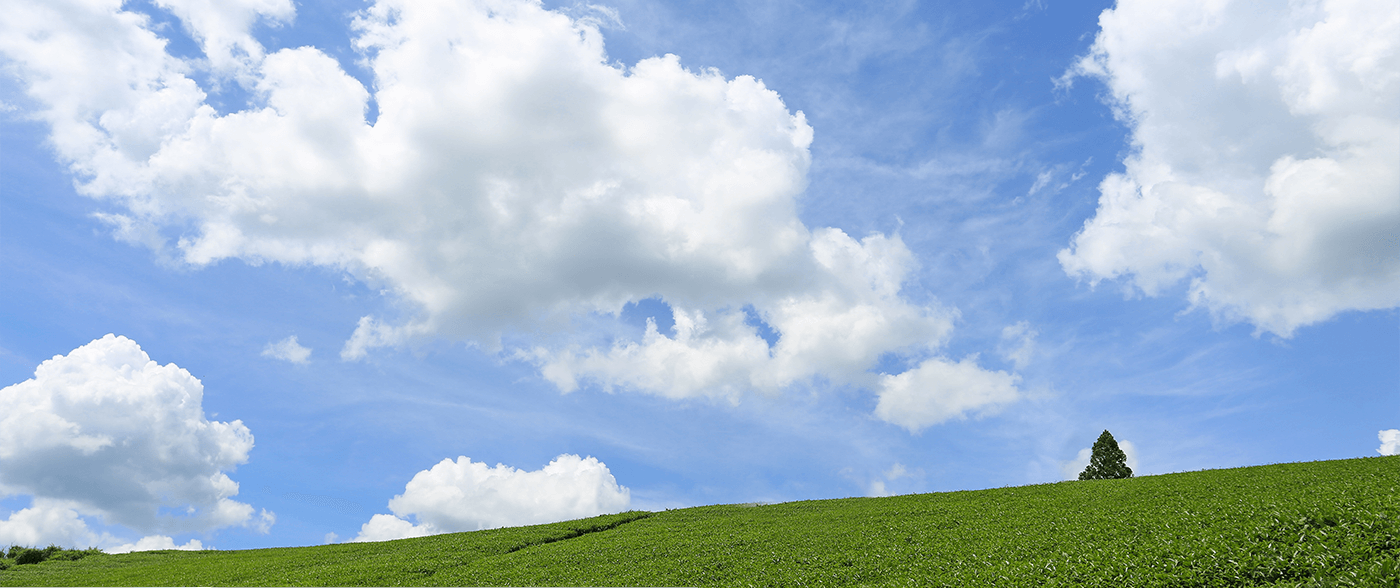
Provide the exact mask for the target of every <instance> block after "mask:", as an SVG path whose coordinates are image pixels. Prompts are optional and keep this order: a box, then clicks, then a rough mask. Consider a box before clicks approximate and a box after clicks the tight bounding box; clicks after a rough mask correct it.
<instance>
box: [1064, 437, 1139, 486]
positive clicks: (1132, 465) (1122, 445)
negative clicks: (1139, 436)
mask: <svg viewBox="0 0 1400 588" xmlns="http://www.w3.org/2000/svg"><path fill="white" fill-rule="evenodd" d="M1116 441H1118V448H1119V449H1122V450H1123V454H1124V455H1125V456H1127V458H1128V459H1127V462H1128V469H1130V470H1133V475H1134V476H1137V475H1140V474H1141V472H1139V471H1138V452H1137V446H1136V445H1133V442H1132V441H1125V440H1122V439H1117V440H1116ZM1093 457H1094V448H1093V447H1085V448H1084V449H1080V450H1079V455H1077V456H1075V458H1074V459H1073V460H1072V461H1068V462H1065V463H1062V464H1060V473H1061V474H1063V475H1064V479H1066V480H1078V479H1079V474H1081V473H1083V472H1084V468H1087V467H1089V460H1090V459H1092V458H1093Z"/></svg>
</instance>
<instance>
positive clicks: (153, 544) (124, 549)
mask: <svg viewBox="0 0 1400 588" xmlns="http://www.w3.org/2000/svg"><path fill="white" fill-rule="evenodd" d="M158 549H179V550H181V551H200V550H202V549H204V544H203V543H201V542H200V541H199V540H198V539H190V540H189V541H186V542H185V544H184V545H176V544H175V540H174V539H171V538H170V537H166V536H165V535H151V536H149V537H142V538H141V539H140V540H138V541H136V542H135V543H126V544H123V545H118V546H116V547H112V548H108V549H104V550H103V551H106V552H107V553H131V552H133V551H156V550H158Z"/></svg>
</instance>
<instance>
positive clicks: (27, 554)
mask: <svg viewBox="0 0 1400 588" xmlns="http://www.w3.org/2000/svg"><path fill="white" fill-rule="evenodd" d="M14 552H15V550H14V549H10V553H14ZM48 558H49V554H48V553H46V552H45V550H43V549H30V548H28V547H21V548H19V554H17V555H15V556H14V559H15V563H16V564H19V565H25V564H36V563H39V562H41V561H44V560H46V559H48Z"/></svg>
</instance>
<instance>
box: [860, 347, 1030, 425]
mask: <svg viewBox="0 0 1400 588" xmlns="http://www.w3.org/2000/svg"><path fill="white" fill-rule="evenodd" d="M1020 380H1021V378H1020V376H1016V375H1014V374H1008V373H1006V372H1002V371H995V372H994V371H990V370H984V369H982V368H980V367H978V366H977V356H975V355H973V356H970V357H966V358H963V360H962V361H959V362H957V363H953V362H951V361H948V360H946V359H942V358H933V359H928V360H925V361H924V362H923V363H920V364H919V366H918V367H916V368H914V369H911V370H909V371H906V372H904V373H902V374H899V375H897V376H890V375H886V376H881V377H880V386H879V389H878V393H879V396H880V401H879V404H877V405H876V406H875V416H877V417H879V418H881V419H883V420H885V421H887V422H890V423H893V424H896V425H899V426H901V427H904V428H906V429H909V431H910V432H915V433H917V432H919V431H920V430H923V429H924V428H926V427H929V426H932V425H936V424H938V423H941V422H944V421H947V420H949V419H953V418H966V415H967V413H969V412H977V413H980V414H989V413H991V412H993V411H995V410H996V409H997V407H998V406H999V405H1004V404H1007V403H1010V402H1013V401H1015V400H1016V399H1017V398H1018V397H1019V393H1018V392H1017V390H1016V384H1017V382H1019V381H1020Z"/></svg>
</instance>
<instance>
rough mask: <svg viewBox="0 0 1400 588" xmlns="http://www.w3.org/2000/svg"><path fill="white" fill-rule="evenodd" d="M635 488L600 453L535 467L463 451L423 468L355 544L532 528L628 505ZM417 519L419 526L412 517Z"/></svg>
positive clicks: (367, 525) (365, 527)
mask: <svg viewBox="0 0 1400 588" xmlns="http://www.w3.org/2000/svg"><path fill="white" fill-rule="evenodd" d="M630 503H631V493H630V492H629V491H628V490H627V488H625V487H622V486H619V485H618V484H617V479H616V478H614V477H613V475H612V472H609V471H608V466H606V465H604V464H603V463H602V462H600V461H598V460H597V459H595V458H592V457H588V458H580V457H579V456H577V455H571V454H564V455H560V456H559V457H556V458H554V461H551V462H549V465H547V466H545V467H544V468H543V469H539V470H535V471H525V470H517V469H515V468H513V467H510V466H507V465H503V464H496V466H495V467H488V466H487V465H486V464H484V463H479V462H473V461H472V460H471V459H469V458H467V457H465V456H462V457H458V458H457V461H455V462H454V461H452V460H450V459H444V460H442V461H441V462H440V463H438V464H437V465H435V466H433V467H432V469H429V470H424V471H421V472H418V474H417V475H415V476H413V479H412V480H410V481H409V482H408V484H407V485H406V486H405V487H404V493H403V494H400V495H398V496H395V497H394V498H393V499H392V500H390V501H389V510H390V511H393V513H394V515H392V516H391V515H387V514H377V515H374V516H373V517H371V518H370V520H369V522H367V523H365V524H364V525H363V526H361V528H360V534H359V536H357V537H355V539H354V540H355V541H387V540H390V539H402V538H405V537H422V536H426V535H434V534H438V533H454V532H459V531H477V530H481V529H494V528H497V527H507V526H519V525H533V524H539V523H551V522H556V521H565V520H571V519H580V518H585V517H591V516H596V515H600V514H609V513H617V512H622V511H624V510H627V507H628V505H629V504H630ZM409 517H412V518H413V519H415V520H416V521H417V524H415V523H413V522H410V521H409V520H408V519H409Z"/></svg>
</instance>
